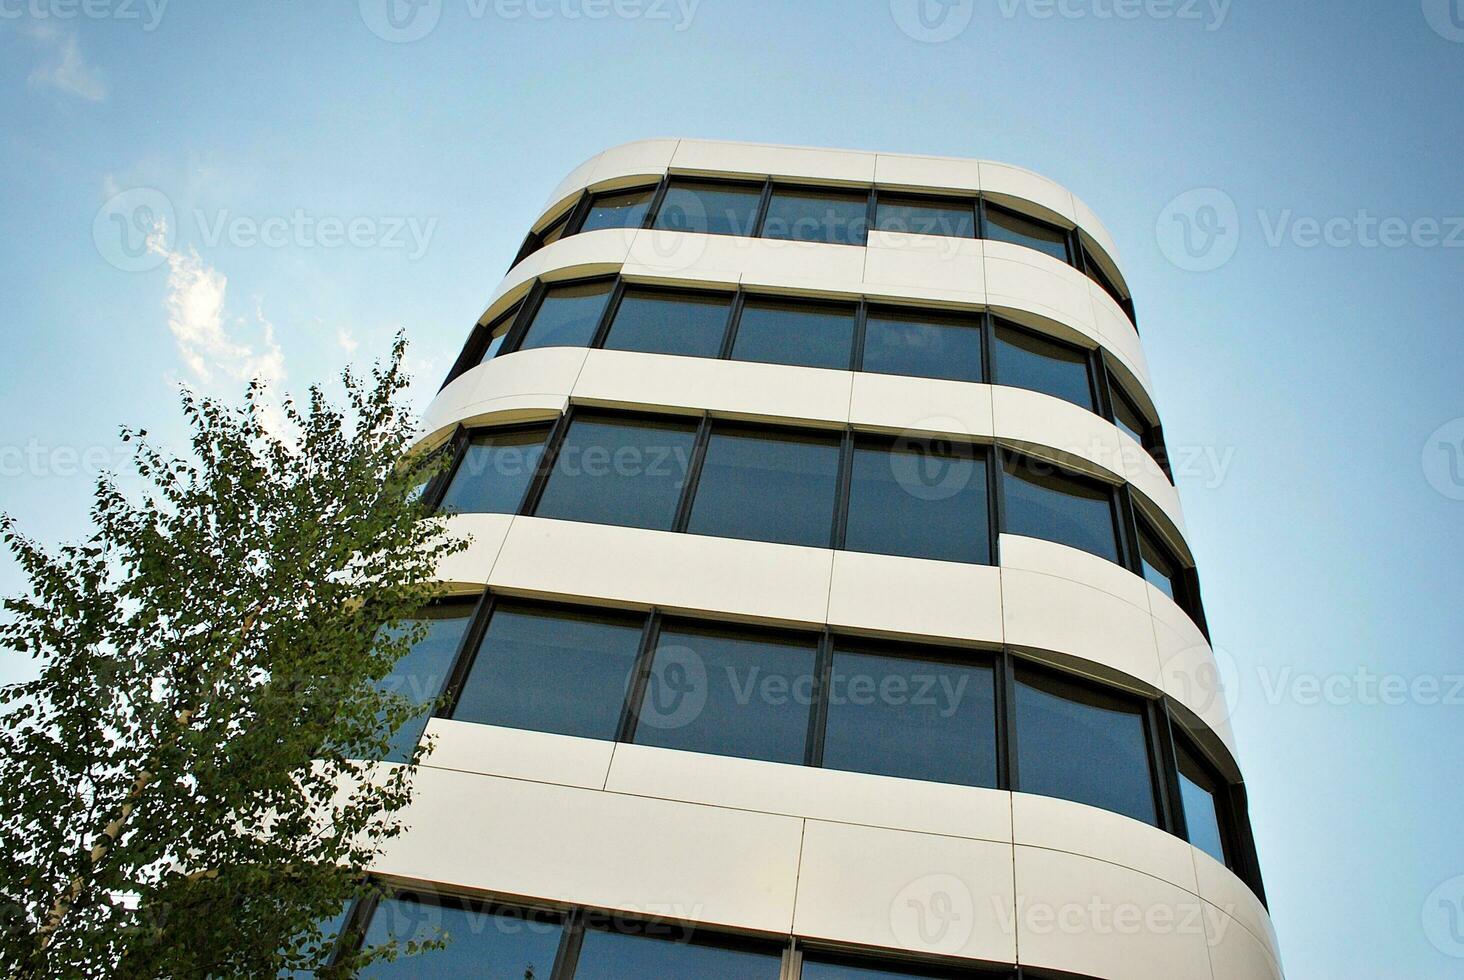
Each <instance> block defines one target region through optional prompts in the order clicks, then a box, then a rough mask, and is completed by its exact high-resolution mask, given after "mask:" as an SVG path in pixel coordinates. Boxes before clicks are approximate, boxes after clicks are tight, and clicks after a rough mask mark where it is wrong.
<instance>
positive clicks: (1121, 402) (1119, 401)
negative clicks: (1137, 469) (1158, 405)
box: [1108, 381, 1149, 446]
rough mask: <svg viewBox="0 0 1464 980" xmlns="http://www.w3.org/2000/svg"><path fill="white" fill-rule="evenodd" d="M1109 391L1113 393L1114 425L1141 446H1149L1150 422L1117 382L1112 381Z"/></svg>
mask: <svg viewBox="0 0 1464 980" xmlns="http://www.w3.org/2000/svg"><path fill="white" fill-rule="evenodd" d="M1108 390H1109V391H1111V392H1112V393H1113V424H1114V425H1116V426H1118V427H1119V428H1120V429H1122V430H1123V431H1124V432H1127V433H1128V434H1129V436H1130V437H1131V438H1132V439H1133V440H1134V441H1135V442H1137V443H1138V444H1139V445H1141V446H1147V445H1148V443H1147V442H1146V438H1147V433H1148V431H1149V422H1148V420H1147V419H1145V418H1144V416H1143V415H1142V414H1141V413H1140V412H1139V410H1138V409H1137V408H1135V407H1134V403H1133V402H1131V401H1129V398H1128V396H1127V395H1125V394H1124V393H1123V390H1122V389H1120V388H1119V387H1118V382H1117V381H1110V382H1109V385H1108Z"/></svg>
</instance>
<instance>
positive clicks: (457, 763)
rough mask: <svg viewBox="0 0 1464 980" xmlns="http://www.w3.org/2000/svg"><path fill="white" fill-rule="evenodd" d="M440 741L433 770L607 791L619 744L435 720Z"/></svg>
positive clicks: (432, 731)
mask: <svg viewBox="0 0 1464 980" xmlns="http://www.w3.org/2000/svg"><path fill="white" fill-rule="evenodd" d="M427 734H428V735H430V736H433V737H435V738H436V739H437V743H436V747H435V748H434V749H433V750H432V754H431V755H430V756H428V757H427V762H426V764H427V765H429V766H431V767H432V768H434V769H456V770H457V771H459V772H472V773H480V774H483V775H489V776H506V777H508V778H510V779H527V780H530V781H532V782H536V783H554V784H556V785H559V786H579V787H582V788H584V789H603V788H604V786H605V777H606V776H607V775H608V774H609V772H610V756H611V755H613V754H614V752H615V743H614V742H607V741H602V740H600V739H594V738H575V737H574V736H572V735H555V734H553V733H551V732H530V731H525V730H523V729H520V728H502V727H500V726H498V725H478V724H474V723H472V722H466V721H453V720H451V719H449V718H433V719H432V720H431V721H429V722H428V723H427Z"/></svg>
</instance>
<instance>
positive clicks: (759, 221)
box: [750, 177, 773, 238]
mask: <svg viewBox="0 0 1464 980" xmlns="http://www.w3.org/2000/svg"><path fill="white" fill-rule="evenodd" d="M772 203H773V178H771V177H769V178H768V179H767V180H765V181H764V182H763V189H762V197H761V198H760V199H759V200H758V202H757V217H756V218H755V219H754V220H753V222H752V234H751V236H750V237H752V238H761V237H762V233H763V224H764V223H766V221H767V220H768V209H769V208H770V207H771V206H772Z"/></svg>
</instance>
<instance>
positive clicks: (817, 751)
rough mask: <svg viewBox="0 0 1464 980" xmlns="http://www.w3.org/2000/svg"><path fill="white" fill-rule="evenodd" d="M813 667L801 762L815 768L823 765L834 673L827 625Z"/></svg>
mask: <svg viewBox="0 0 1464 980" xmlns="http://www.w3.org/2000/svg"><path fill="white" fill-rule="evenodd" d="M813 669H814V680H813V689H812V695H813V701H812V704H810V705H809V710H808V740H807V747H806V749H805V752H804V760H803V764H804V765H806V766H812V767H815V768H817V767H821V766H822V765H823V754H824V739H825V738H826V737H827V734H828V719H829V691H830V685H831V684H832V683H833V673H834V638H833V635H832V633H830V631H829V630H828V628H827V627H825V629H824V631H823V633H822V634H821V635H820V636H819V638H818V651H817V653H816V654H815V655H814V668H813Z"/></svg>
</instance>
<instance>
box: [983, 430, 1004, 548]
mask: <svg viewBox="0 0 1464 980" xmlns="http://www.w3.org/2000/svg"><path fill="white" fill-rule="evenodd" d="M986 459H987V466H986V472H987V481H988V483H987V487H986V499H987V500H989V501H990V502H991V503H990V505H989V506H988V507H987V520H988V521H990V522H991V523H990V531H991V533H990V538H991V564H992V565H993V566H997V565H1000V564H1001V534H1002V525H1003V523H1004V522H1005V521H1006V516H1005V512H1006V497H1005V494H1006V467H1005V460H1004V459H1003V453H1002V450H1001V447H1000V446H998V445H996V444H995V443H993V444H992V446H991V449H990V451H989V452H988V453H987V456H986Z"/></svg>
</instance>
